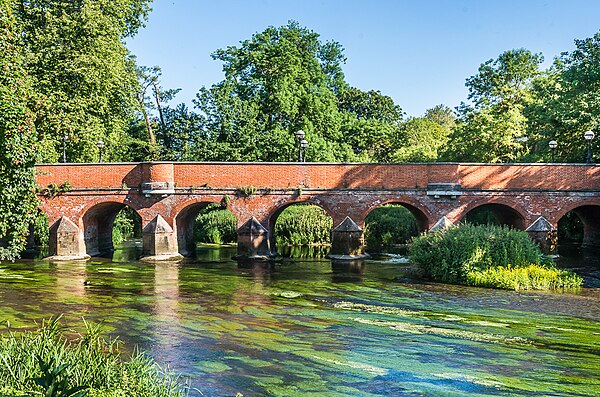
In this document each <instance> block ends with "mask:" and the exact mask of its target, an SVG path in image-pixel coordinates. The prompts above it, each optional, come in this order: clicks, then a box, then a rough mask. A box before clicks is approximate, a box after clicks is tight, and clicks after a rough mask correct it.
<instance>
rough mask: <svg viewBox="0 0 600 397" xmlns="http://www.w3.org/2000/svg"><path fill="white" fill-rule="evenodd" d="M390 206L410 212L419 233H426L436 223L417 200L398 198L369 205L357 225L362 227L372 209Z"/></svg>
mask: <svg viewBox="0 0 600 397" xmlns="http://www.w3.org/2000/svg"><path fill="white" fill-rule="evenodd" d="M391 204H395V205H401V206H403V207H404V208H406V209H407V210H409V211H410V213H411V214H412V215H413V216H414V217H415V221H416V223H417V227H418V229H419V233H422V232H426V231H428V230H429V228H430V227H431V226H432V225H433V224H434V223H435V222H436V220H435V219H433V216H432V215H431V213H430V212H429V210H428V209H427V208H426V207H425V206H423V205H421V204H420V203H419V202H418V201H417V200H413V199H411V198H408V197H400V198H391V199H387V200H383V201H379V200H378V201H375V202H373V203H371V204H370V205H369V206H368V208H367V209H366V211H365V212H364V213H363V214H362V216H361V218H360V220H359V221H360V222H361V223H359V224H360V225H364V223H365V220H366V219H367V216H369V214H370V213H371V212H372V211H373V210H374V209H376V208H380V207H383V206H385V205H391ZM357 223H358V221H357Z"/></svg>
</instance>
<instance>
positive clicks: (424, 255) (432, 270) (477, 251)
mask: <svg viewBox="0 0 600 397" xmlns="http://www.w3.org/2000/svg"><path fill="white" fill-rule="evenodd" d="M410 259H411V261H412V262H414V263H415V264H417V265H419V266H420V267H421V269H422V270H423V271H424V273H425V275H426V277H428V278H430V279H432V280H435V281H440V282H445V283H451V284H464V285H471V286H479V287H492V288H504V289H514V290H525V289H554V288H572V287H578V286H580V285H581V283H582V281H583V280H582V279H581V277H579V276H577V275H575V274H573V273H572V272H569V271H566V270H560V269H556V268H555V267H554V265H553V262H552V260H550V259H548V258H546V257H544V256H543V255H542V252H541V251H540V249H539V247H538V246H537V245H536V244H535V243H534V242H533V241H532V240H531V239H530V238H529V236H528V235H527V233H525V232H523V231H520V230H514V229H509V228H507V227H501V226H494V225H479V226H474V225H469V224H466V225H461V226H458V227H453V228H449V229H446V230H440V231H437V232H434V233H429V234H425V235H422V236H420V237H417V238H415V239H414V240H413V243H412V246H411V247H410Z"/></svg>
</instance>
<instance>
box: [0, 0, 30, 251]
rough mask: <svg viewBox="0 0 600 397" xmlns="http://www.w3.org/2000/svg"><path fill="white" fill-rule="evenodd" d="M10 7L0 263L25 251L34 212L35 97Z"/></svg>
mask: <svg viewBox="0 0 600 397" xmlns="http://www.w3.org/2000/svg"><path fill="white" fill-rule="evenodd" d="M12 6H13V3H12V1H7V0H0V260H4V259H11V260H13V259H15V258H17V257H18V255H19V254H20V252H21V251H22V250H23V249H24V248H25V244H26V236H27V235H28V233H29V226H30V225H31V224H32V223H33V221H34V219H35V215H36V212H37V208H38V201H37V198H36V195H35V191H36V185H35V175H34V164H35V162H36V160H37V159H38V157H37V155H36V153H37V144H36V140H37V134H36V129H35V114H34V112H33V111H32V106H31V105H32V104H33V103H35V101H36V98H35V97H34V95H33V91H32V89H31V84H30V83H31V82H30V79H29V77H28V76H27V73H26V72H25V66H24V64H25V62H24V54H23V53H22V51H21V48H20V47H19V46H18V38H19V30H18V29H17V26H16V23H15V19H14V16H13V15H12Z"/></svg>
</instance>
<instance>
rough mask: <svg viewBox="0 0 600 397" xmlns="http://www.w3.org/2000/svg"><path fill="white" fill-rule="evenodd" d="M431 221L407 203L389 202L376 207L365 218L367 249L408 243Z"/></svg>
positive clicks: (378, 248) (424, 229) (425, 228)
mask: <svg viewBox="0 0 600 397" xmlns="http://www.w3.org/2000/svg"><path fill="white" fill-rule="evenodd" d="M428 225H429V221H428V219H427V216H426V215H425V214H424V213H423V211H421V210H420V209H418V208H416V207H414V206H412V205H410V204H405V203H387V204H384V205H381V206H379V207H376V208H374V209H373V210H371V212H369V214H368V215H367V217H366V218H365V242H366V245H367V249H369V250H380V249H383V248H389V247H392V246H396V245H401V244H406V243H408V242H409V241H410V239H411V238H412V237H414V236H418V235H419V233H421V232H424V231H426V230H427V228H428Z"/></svg>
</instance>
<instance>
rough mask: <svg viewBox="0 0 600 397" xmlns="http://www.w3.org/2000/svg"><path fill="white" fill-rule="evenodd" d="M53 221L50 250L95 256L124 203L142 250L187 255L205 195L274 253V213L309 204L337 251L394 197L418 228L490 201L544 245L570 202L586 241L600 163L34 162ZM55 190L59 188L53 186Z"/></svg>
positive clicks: (357, 244) (249, 250)
mask: <svg viewBox="0 0 600 397" xmlns="http://www.w3.org/2000/svg"><path fill="white" fill-rule="evenodd" d="M37 169H38V175H37V182H38V185H39V186H40V187H41V188H44V187H47V186H48V185H52V184H55V185H61V184H63V183H64V182H69V184H70V187H71V188H70V190H68V191H66V192H64V193H60V192H59V194H58V195H56V196H54V197H51V195H41V199H42V210H43V211H44V212H45V213H46V214H47V215H48V218H49V222H50V226H51V239H50V254H51V255H53V256H54V257H55V258H58V259H68V258H83V257H87V256H88V255H89V256H96V255H99V254H101V253H103V252H105V251H109V250H110V249H112V241H111V236H112V225H113V221H114V219H115V216H116V214H117V213H118V212H119V211H120V210H121V209H122V208H123V207H124V206H129V207H131V208H132V209H133V210H135V211H136V212H137V213H138V214H139V215H140V217H141V219H142V230H143V232H142V233H143V245H144V248H143V252H144V255H145V256H146V257H151V258H154V259H160V258H171V257H174V256H178V255H179V254H181V255H184V256H186V255H190V254H192V253H193V251H192V248H191V247H192V245H191V243H192V232H193V224H194V219H195V217H196V216H197V214H198V212H199V211H200V210H201V209H202V208H203V207H204V206H205V205H207V204H208V203H219V204H222V205H224V206H227V207H228V209H229V210H231V212H232V213H233V214H234V215H235V216H236V217H237V219H238V253H239V255H240V256H241V257H265V256H269V255H270V254H271V253H272V252H273V251H275V247H274V236H273V231H274V225H275V221H276V219H277V216H278V215H279V214H280V213H281V211H282V210H283V209H284V208H285V207H286V206H288V205H291V204H295V203H311V204H315V205H318V206H319V207H321V208H323V209H324V210H325V211H326V212H327V213H329V215H331V217H332V218H333V222H334V229H333V231H332V255H334V256H335V257H338V258H353V257H357V256H360V255H361V254H362V248H363V247H362V245H363V244H362V242H363V235H362V228H363V227H364V223H365V218H366V216H367V215H368V214H369V212H370V211H371V210H373V209H374V208H376V207H378V206H380V205H383V204H387V203H397V204H402V205H404V206H405V207H406V208H408V209H409V210H410V211H411V212H412V214H413V215H414V216H415V218H416V220H417V223H418V226H419V228H420V230H421V231H428V230H431V229H435V228H438V227H446V226H448V225H451V224H455V223H457V222H460V221H461V220H462V219H464V217H465V215H466V214H467V213H468V212H469V211H472V210H473V209H475V208H478V207H480V206H486V208H488V209H490V210H492V211H493V213H494V215H495V216H496V217H497V219H498V220H499V222H500V223H503V224H507V225H511V226H513V227H515V228H519V229H524V230H527V231H528V232H529V233H530V235H531V236H532V237H534V238H535V239H537V240H538V241H539V242H540V243H541V244H542V245H544V244H546V241H547V239H546V237H547V235H548V232H549V231H552V230H556V228H557V226H558V221H559V220H560V219H561V217H563V216H564V215H565V214H566V213H567V212H569V211H574V212H575V213H576V214H577V215H578V216H579V217H580V218H581V220H582V222H583V224H584V243H585V244H589V245H592V244H594V245H596V244H597V242H600V166H593V165H583V164H569V165H566V164H472V163H470V164H459V163H427V164H339V163H301V164H298V163H173V162H148V163H119V164H51V165H39V166H37ZM49 190H52V189H49Z"/></svg>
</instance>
